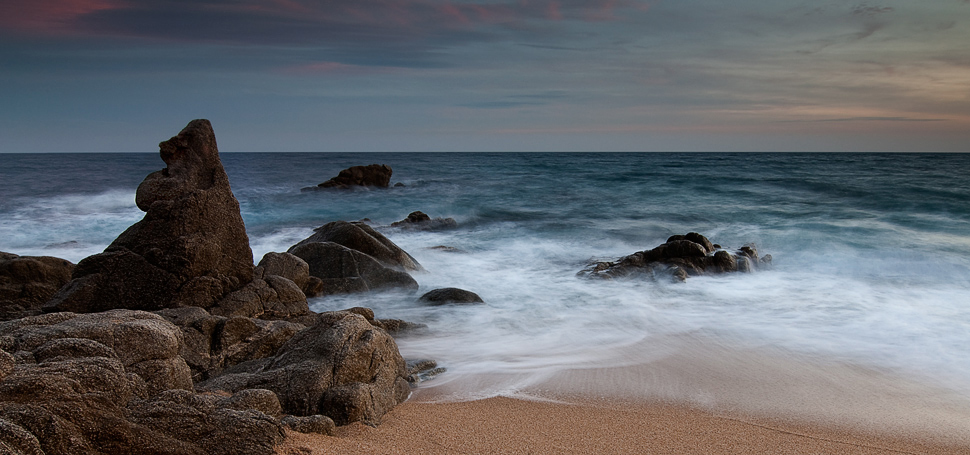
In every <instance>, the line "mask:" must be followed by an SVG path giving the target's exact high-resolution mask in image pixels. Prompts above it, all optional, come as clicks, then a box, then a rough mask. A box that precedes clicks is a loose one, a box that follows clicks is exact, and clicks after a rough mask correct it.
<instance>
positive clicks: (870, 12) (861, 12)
mask: <svg viewBox="0 0 970 455" xmlns="http://www.w3.org/2000/svg"><path fill="white" fill-rule="evenodd" d="M893 11H895V9H894V8H892V7H888V6H883V7H880V6H869V5H868V4H866V3H863V4H861V5H858V6H856V7H855V8H852V14H853V15H856V16H864V17H874V16H877V15H880V14H886V13H891V12H893Z"/></svg>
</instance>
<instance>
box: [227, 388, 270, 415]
mask: <svg viewBox="0 0 970 455" xmlns="http://www.w3.org/2000/svg"><path fill="white" fill-rule="evenodd" d="M218 406H219V407H220V408H226V409H235V410H237V411H245V410H248V409H254V410H256V411H259V412H262V413H263V414H266V415H268V416H271V417H279V416H281V415H282V414H283V408H282V407H281V406H280V399H279V398H278V397H277V396H276V394H275V393H273V391H272V390H266V389H246V390H240V391H239V392H237V393H236V394H234V395H233V396H231V397H227V398H223V399H222V400H220V401H219V403H218Z"/></svg>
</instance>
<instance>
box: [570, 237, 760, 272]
mask: <svg viewBox="0 0 970 455" xmlns="http://www.w3.org/2000/svg"><path fill="white" fill-rule="evenodd" d="M770 265H771V255H770V254H766V255H764V256H762V257H760V258H759V257H758V249H757V247H756V246H755V245H754V244H753V243H749V244H747V245H744V246H742V247H741V248H739V249H737V250H736V251H734V252H729V251H727V250H725V249H723V248H721V246H720V245H717V244H713V243H711V241H710V240H708V239H707V237H704V236H703V235H701V234H698V233H696V232H691V233H688V234H686V235H674V236H671V237H670V238H668V239H667V241H666V242H665V243H663V244H661V245H659V246H657V247H655V248H653V249H651V250H644V251H638V252H636V253H633V254H631V255H629V256H624V257H622V258H619V259H617V260H615V261H594V262H591V263H590V264H589V265H588V266H587V267H586V268H585V269H583V270H581V271H579V272H578V273H577V275H578V276H581V277H586V278H601V279H615V278H623V277H633V276H644V275H647V276H651V277H652V276H655V275H657V274H666V275H669V276H671V277H673V278H674V279H676V280H679V281H685V280H687V278H688V277H691V276H699V275H709V274H718V273H729V272H751V271H754V270H756V269H758V268H763V267H767V266H770Z"/></svg>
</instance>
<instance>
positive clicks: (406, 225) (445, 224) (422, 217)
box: [391, 211, 458, 231]
mask: <svg viewBox="0 0 970 455" xmlns="http://www.w3.org/2000/svg"><path fill="white" fill-rule="evenodd" d="M391 227H395V228H400V229H404V230H409V231H443V230H447V229H454V228H457V227H458V222H456V221H455V219H454V218H441V217H438V218H434V219H432V218H431V217H430V216H428V215H426V214H425V213H424V212H421V211H417V212H411V213H410V214H408V217H407V218H405V219H403V220H401V221H395V222H393V223H391Z"/></svg>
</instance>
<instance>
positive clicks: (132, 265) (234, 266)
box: [44, 120, 253, 312]
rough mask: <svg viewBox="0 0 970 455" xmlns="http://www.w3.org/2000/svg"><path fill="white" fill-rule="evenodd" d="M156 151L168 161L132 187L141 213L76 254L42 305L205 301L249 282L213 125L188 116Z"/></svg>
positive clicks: (245, 248) (148, 306) (84, 307)
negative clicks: (95, 247)
mask: <svg viewBox="0 0 970 455" xmlns="http://www.w3.org/2000/svg"><path fill="white" fill-rule="evenodd" d="M159 150H160V154H161V158H162V160H163V161H164V162H165V164H166V165H167V167H166V168H165V169H162V170H160V171H156V172H153V173H151V174H149V175H148V177H146V178H145V180H144V181H143V182H142V183H141V185H139V186H138V190H137V192H136V194H135V202H136V204H137V205H138V208H140V209H141V210H143V211H145V212H146V213H145V217H144V218H143V219H142V220H141V221H139V222H137V223H135V224H134V225H132V226H131V227H129V228H128V229H127V230H126V231H125V232H123V233H122V234H121V235H120V236H118V238H116V239H115V240H114V242H112V243H111V244H110V245H109V246H108V248H106V249H105V251H104V252H103V253H100V254H96V255H94V256H90V257H88V258H85V259H83V260H81V261H80V262H79V263H78V264H77V267H76V268H75V269H74V272H73V279H72V280H71V282H70V283H68V285H67V286H65V287H64V288H62V289H61V290H60V291H59V292H58V293H57V294H56V295H55V296H54V297H53V299H52V300H51V301H50V302H48V303H47V304H45V305H44V310H45V311H48V312H53V311H72V312H95V311H105V310H109V309H114V308H129V309H139V310H158V309H162V308H171V307H176V306H199V307H203V308H208V307H211V306H213V305H215V304H216V303H217V302H219V301H220V300H222V299H223V298H225V297H226V296H227V295H229V294H230V293H232V292H234V291H237V290H239V289H241V288H242V287H243V286H245V285H246V284H247V283H249V282H250V281H252V279H253V255H252V250H251V249H250V247H249V237H248V236H247V235H246V228H245V225H244V224H243V220H242V216H241V215H240V213H239V202H238V201H237V200H236V198H235V196H233V194H232V190H231V188H230V187H229V178H228V176H227V175H226V172H225V170H224V169H223V167H222V163H221V161H220V160H219V151H218V148H217V146H216V139H215V134H214V133H213V131H212V125H211V124H210V123H209V121H208V120H193V121H192V122H190V123H189V124H188V126H186V127H185V128H184V129H183V130H182V131H181V132H180V133H179V134H178V136H175V137H173V138H172V139H170V140H168V141H165V142H162V143H161V144H159Z"/></svg>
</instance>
